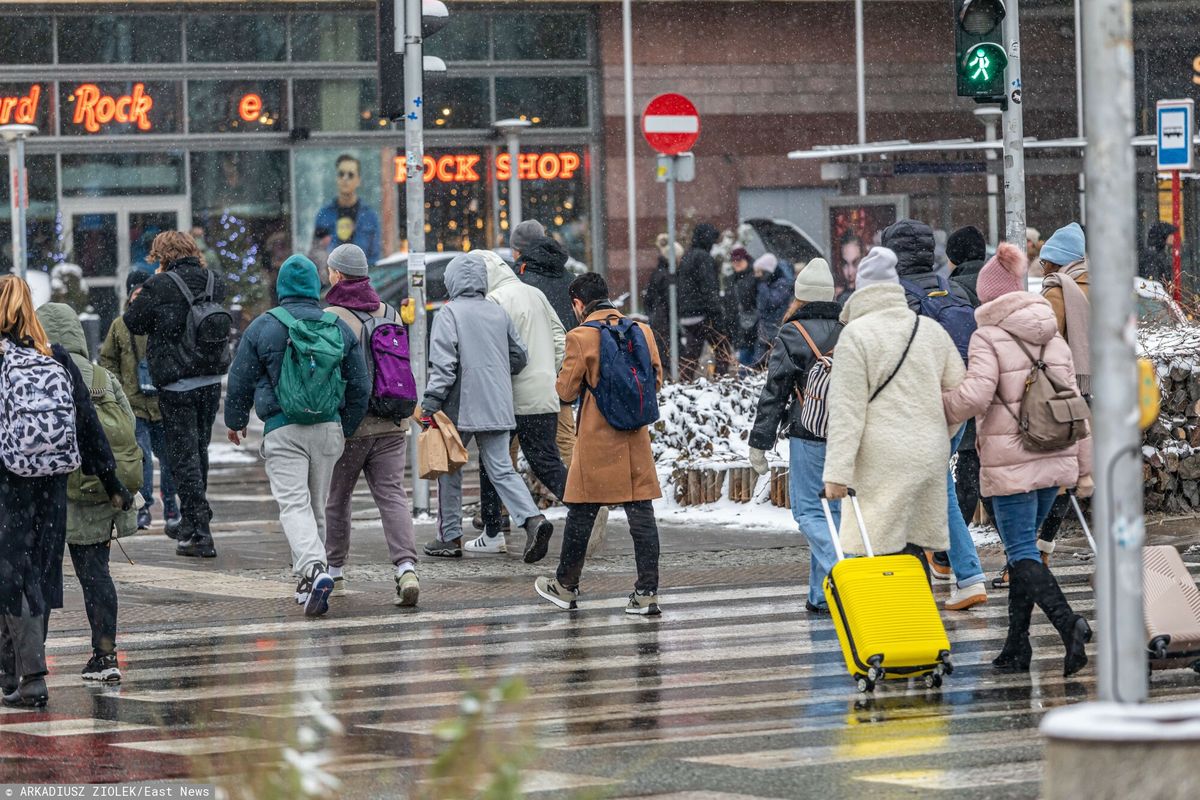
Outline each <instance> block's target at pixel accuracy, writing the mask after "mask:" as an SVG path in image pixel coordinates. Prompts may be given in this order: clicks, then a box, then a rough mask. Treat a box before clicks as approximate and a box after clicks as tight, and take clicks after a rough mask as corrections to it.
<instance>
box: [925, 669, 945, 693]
mask: <svg viewBox="0 0 1200 800" xmlns="http://www.w3.org/2000/svg"><path fill="white" fill-rule="evenodd" d="M925 688H926V689H940V688H942V676H941V674H940V673H937V672H931V673H929V674H928V675H926V676H925Z"/></svg>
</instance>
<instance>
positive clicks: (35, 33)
mask: <svg viewBox="0 0 1200 800" xmlns="http://www.w3.org/2000/svg"><path fill="white" fill-rule="evenodd" d="M51 24H52V20H51V18H50V17H49V16H45V15H41V16H34V15H32V14H29V15H26V16H20V17H9V16H0V42H3V43H4V46H3V47H0V64H49V63H51V62H52V61H53V60H54V49H53V47H52V45H51V41H52V39H53V35H52V34H51V31H50V26H51Z"/></svg>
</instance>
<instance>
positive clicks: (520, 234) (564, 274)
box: [509, 219, 579, 466]
mask: <svg viewBox="0 0 1200 800" xmlns="http://www.w3.org/2000/svg"><path fill="white" fill-rule="evenodd" d="M509 247H510V248H512V252H513V263H514V264H516V265H517V266H516V270H515V271H516V273H517V277H519V278H520V279H521V282H522V283H526V284H529V285H530V286H532V287H533V288H535V289H538V290H540V291H541V293H542V294H544V295H546V299H547V300H549V301H550V305H551V306H552V307H553V308H554V311H555V313H557V314H558V321H559V322H561V323H562V326H563V330H564V331H569V330H571V329H572V328H574V327H575V326H576V325H578V324H579V323H578V321H577V320H576V319H575V313H574V312H573V311H571V297H570V293H569V291H568V290H569V289H570V286H571V279H572V276H571V273H570V271H569V270H568V269H567V261H569V260H570V258H571V256H570V255H569V254H568V253H567V250H566V248H565V247H563V246H562V245H561V244H560V243H559V242H558V240H557V239H554V238H552V237H550V236H547V235H546V228H545V227H544V226H543V225H542V223H540V222H538V221H537V220H535V219H527V220H525V221H524V222H522V223H520V224H519V225H517V226H516V227H515V228H513V232H512V235H511V236H510V237H509ZM555 444H557V445H558V454H559V457H560V458H562V461H563V463H564V464H566V465H568V466H569V465H570V463H571V455H572V454H573V453H574V452H575V414H574V409H572V408H571V407H570V406H568V405H564V406H563V407H562V408H560V409H559V412H558V431H557V432H556V433H555Z"/></svg>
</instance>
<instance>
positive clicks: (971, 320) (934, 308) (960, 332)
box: [900, 275, 976, 362]
mask: <svg viewBox="0 0 1200 800" xmlns="http://www.w3.org/2000/svg"><path fill="white" fill-rule="evenodd" d="M937 279H938V288H936V289H934V290H933V291H932V292H928V293H926V292H925V290H924V289H922V288H921V287H920V286H917V285H916V284H914V283H909V282H908V281H906V280H901V281H900V285H901V286H903V287H904V291H906V292H908V293H909V294H911V295H915V296H916V297H918V298H920V300H921V311H920V313H921V316H923V317H929V318H930V319H932V320H934V321H936V322H937V323H938V324H939V325H941V326H942V327H943V328H945V329H946V333H948V334H950V338H951V339H953V340H954V346H955V347H957V348H958V354H959V355H960V356H962V360H963V361H964V362H965V361H966V360H967V350H968V349H969V348H970V345H971V335H972V334H974V333H975V327H976V323H975V308H974V307H973V306H972V305H971V303H970V302H969V301H967V300H964V299H962V298H961V297H957V296H956V295H955V294H954V293H953V292H951V291H950V282H949V281H947V280H946V279H945V278H943V277H942V276H941V275H938V276H937Z"/></svg>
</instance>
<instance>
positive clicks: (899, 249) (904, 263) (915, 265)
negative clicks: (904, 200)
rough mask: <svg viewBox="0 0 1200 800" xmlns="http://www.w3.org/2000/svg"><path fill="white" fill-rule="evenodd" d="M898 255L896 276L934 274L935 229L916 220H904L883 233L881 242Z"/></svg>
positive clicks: (890, 226)
mask: <svg viewBox="0 0 1200 800" xmlns="http://www.w3.org/2000/svg"><path fill="white" fill-rule="evenodd" d="M880 243H881V244H882V245H883V246H884V247H886V248H888V249H889V250H891V251H892V252H893V253H895V254H896V274H897V275H899V276H900V277H901V278H906V277H908V276H910V275H921V274H923V273H926V272H933V262H934V254H933V250H934V246H935V245H934V240H933V228H931V227H929V226H928V225H926V224H925V223H924V222H920V221H918V220H915V219H902V220H900V221H899V222H896V223H894V224H892V225H889V226H888V227H887V228H885V229H884V231H883V239H882V241H881V242H880Z"/></svg>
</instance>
